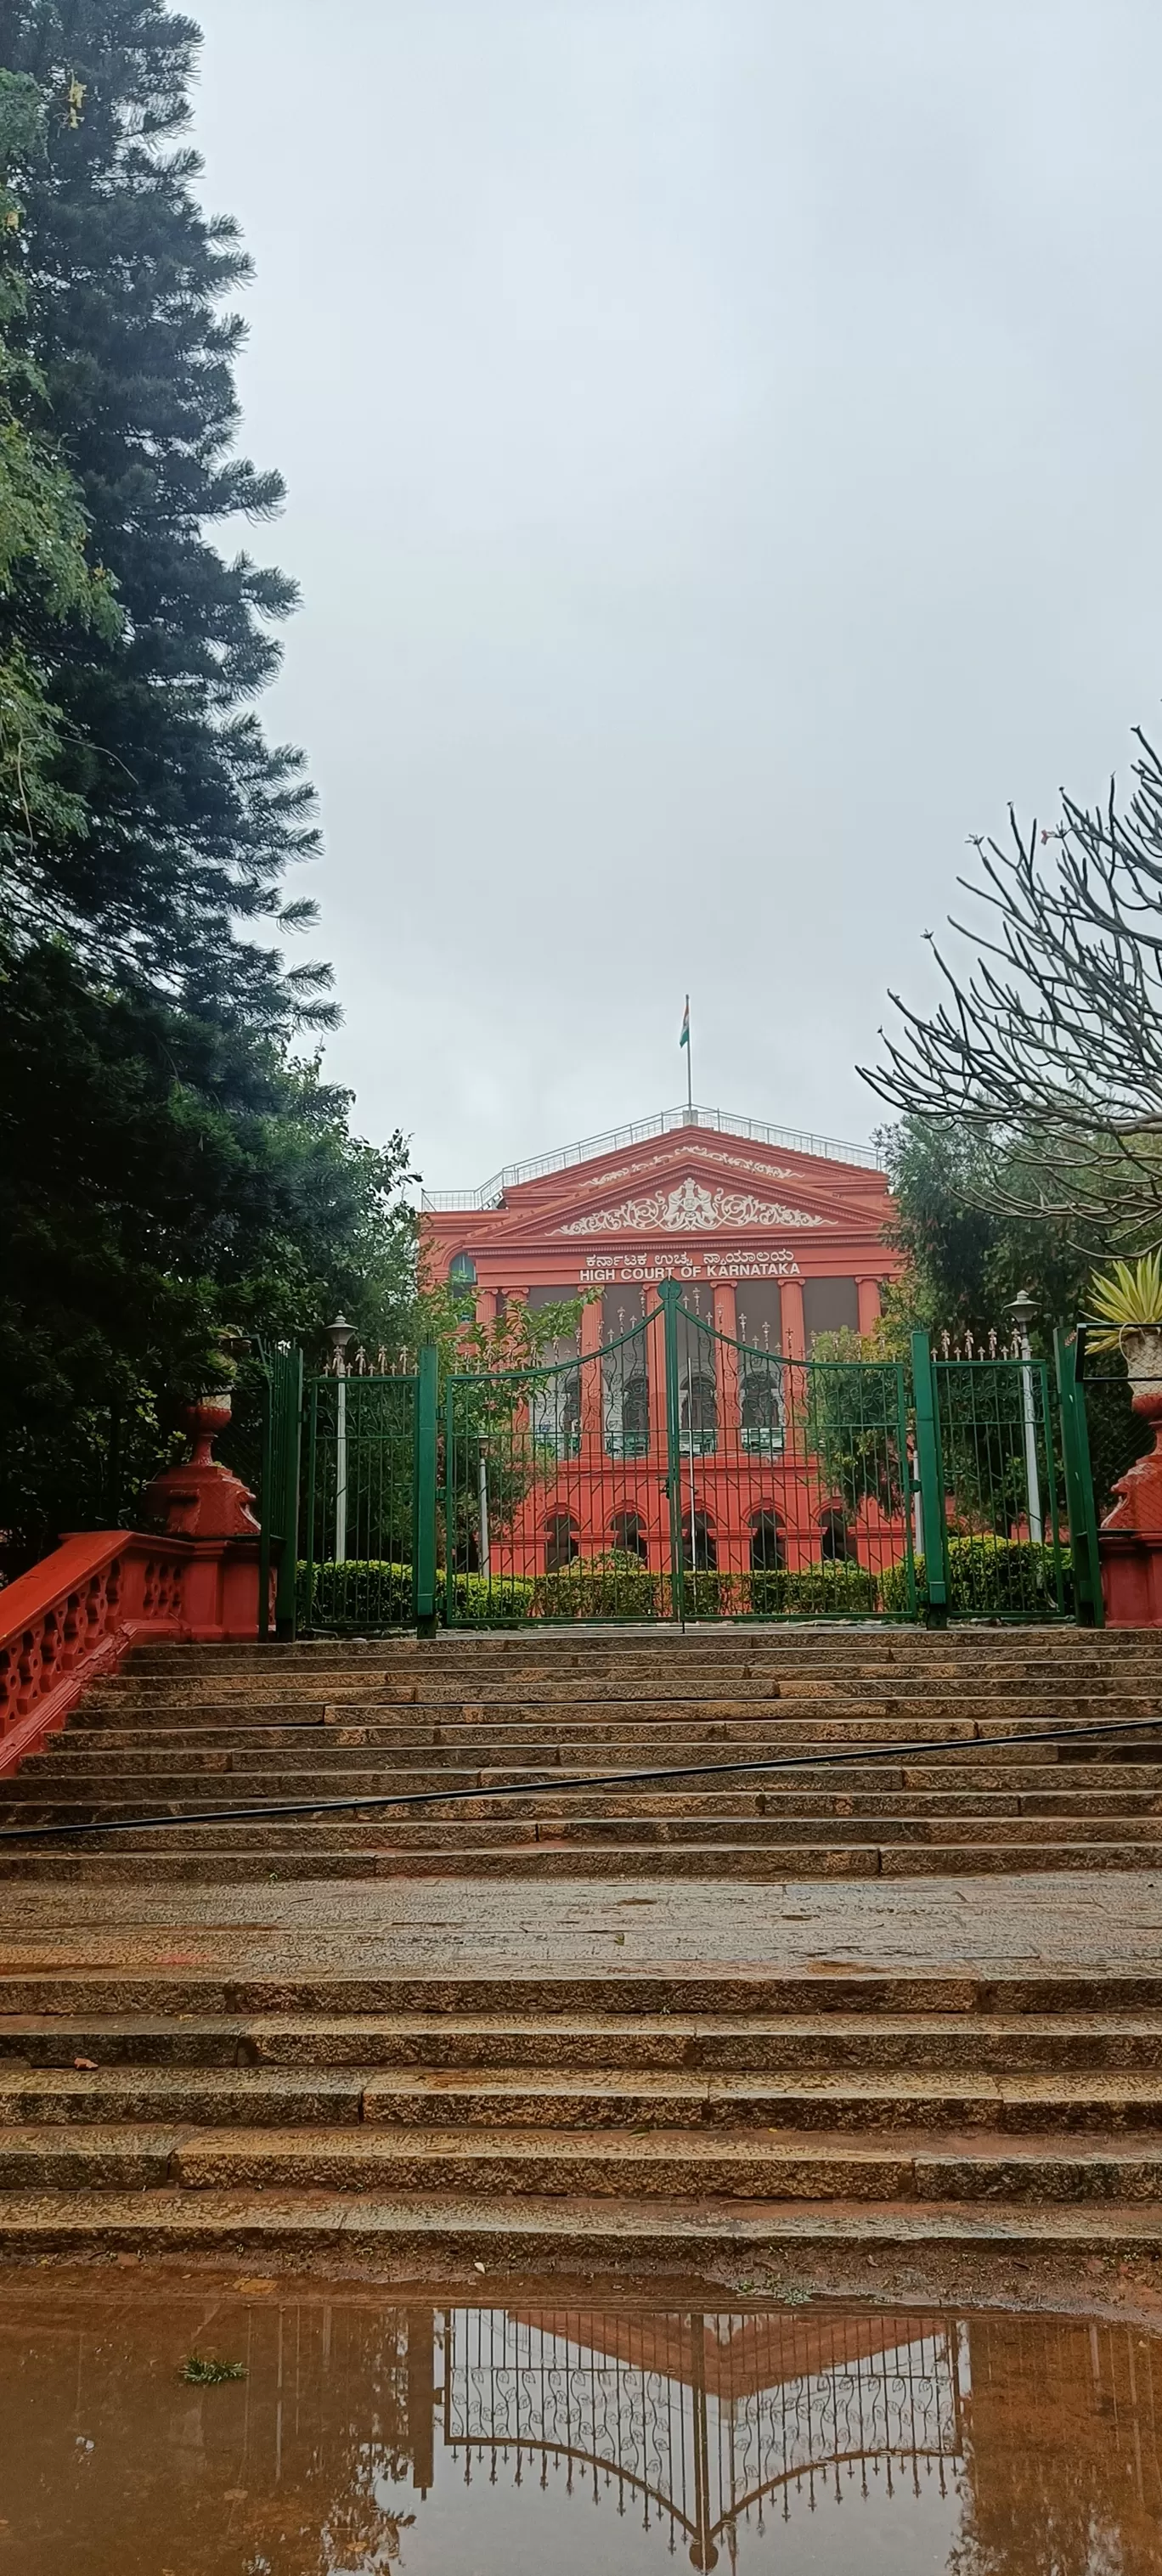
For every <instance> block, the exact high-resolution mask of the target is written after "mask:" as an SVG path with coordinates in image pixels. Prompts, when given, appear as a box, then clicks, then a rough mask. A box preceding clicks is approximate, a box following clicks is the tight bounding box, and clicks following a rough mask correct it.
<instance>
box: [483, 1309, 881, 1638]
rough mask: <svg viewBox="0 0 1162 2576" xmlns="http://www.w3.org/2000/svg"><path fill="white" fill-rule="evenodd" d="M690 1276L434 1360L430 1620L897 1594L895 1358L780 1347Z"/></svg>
mask: <svg viewBox="0 0 1162 2576" xmlns="http://www.w3.org/2000/svg"><path fill="white" fill-rule="evenodd" d="M699 1294H700V1292H698V1291H694V1292H692V1293H690V1292H685V1291H684V1290H683V1288H682V1286H681V1285H680V1284H679V1283H678V1282H677V1281H675V1280H665V1281H663V1282H662V1283H661V1285H660V1287H659V1290H658V1300H659V1302H658V1306H657V1307H656V1308H655V1309H654V1311H653V1312H652V1313H650V1314H648V1315H647V1316H646V1317H645V1318H644V1319H643V1320H642V1321H641V1322H640V1323H636V1324H634V1325H632V1326H631V1327H630V1329H629V1330H628V1331H625V1332H621V1333H618V1334H617V1335H615V1336H614V1337H612V1338H611V1339H610V1340H608V1341H606V1342H604V1343H599V1344H598V1345H597V1346H596V1347H594V1348H592V1349H589V1350H586V1349H584V1348H583V1349H582V1350H580V1351H579V1352H571V1353H570V1354H569V1356H568V1357H566V1358H564V1359H559V1360H555V1361H553V1362H551V1363H546V1364H545V1365H543V1366H537V1367H525V1368H521V1369H518V1370H511V1371H508V1372H504V1373H488V1374H469V1373H467V1372H466V1373H464V1374H461V1375H457V1376H454V1377H451V1378H449V1379H448V1380H447V1383H446V1387H445V1393H444V1405H443V1460H442V1482H441V1490H442V1502H443V1539H444V1544H443V1564H444V1578H443V1615H444V1617H445V1619H446V1621H447V1623H448V1625H449V1626H465V1625H466V1626H482V1625H483V1626H490V1625H510V1624H511V1625H516V1624H519V1623H521V1622H523V1621H525V1620H529V1619H550V1620H561V1619H597V1620H614V1621H631V1620H646V1621H648V1620H659V1619H662V1620H677V1621H685V1620H714V1619H731V1620H734V1619H763V1620H768V1619H779V1618H802V1617H804V1616H807V1617H839V1618H843V1617H847V1618H860V1619H866V1618H874V1617H891V1618H911V1617H914V1616H915V1615H916V1607H917V1601H916V1584H915V1573H914V1566H913V1547H912V1516H911V1490H910V1487H911V1478H910V1467H909V1445H908V1406H907V1391H906V1382H905V1372H904V1370H903V1368H902V1367H901V1366H899V1365H898V1364H897V1363H895V1362H893V1361H882V1362H881V1361H866V1360H851V1361H822V1360H819V1361H817V1360H789V1359H787V1358H785V1357H784V1356H783V1355H782V1354H781V1353H780V1352H778V1351H774V1350H769V1349H763V1348H761V1347H760V1346H759V1345H757V1344H753V1343H748V1342H746V1341H743V1340H739V1339H737V1338H735V1337H734V1336H732V1335H730V1334H728V1333H725V1332H723V1331H722V1330H721V1329H720V1328H719V1327H718V1325H717V1324H716V1323H715V1321H714V1318H713V1313H712V1310H711V1309H710V1307H709V1304H708V1306H707V1311H706V1312H703V1311H702V1309H701V1306H700V1304H699V1302H698V1299H699Z"/></svg>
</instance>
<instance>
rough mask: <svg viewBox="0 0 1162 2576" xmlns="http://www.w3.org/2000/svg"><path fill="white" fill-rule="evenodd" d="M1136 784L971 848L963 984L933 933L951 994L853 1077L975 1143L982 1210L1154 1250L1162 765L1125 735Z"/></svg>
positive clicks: (1161, 1170)
mask: <svg viewBox="0 0 1162 2576" xmlns="http://www.w3.org/2000/svg"><path fill="white" fill-rule="evenodd" d="M1135 740H1136V742H1137V744H1138V746H1139V751H1138V757H1137V759H1136V760H1135V763H1134V773H1133V774H1134V782H1135V784H1134V791H1133V794H1132V796H1131V799H1130V802H1129V805H1128V808H1127V809H1126V810H1125V811H1124V812H1119V810H1118V805H1117V800H1116V791H1115V788H1114V787H1113V785H1112V784H1111V788H1110V794H1109V801H1108V803H1107V804H1106V805H1105V806H1104V807H1095V808H1094V809H1093V811H1092V812H1087V811H1086V810H1085V809H1084V808H1083V807H1081V806H1079V805H1075V804H1074V803H1073V801H1072V799H1071V798H1069V797H1068V796H1063V798H1062V820H1061V823H1060V824H1059V825H1058V826H1057V827H1056V828H1055V829H1054V830H1053V831H1041V832H1039V831H1038V828H1037V825H1036V824H1034V825H1033V826H1032V828H1031V830H1030V831H1029V833H1028V835H1027V837H1025V838H1023V837H1022V833H1021V829H1020V826H1019V824H1018V822H1017V819H1016V816H1015V815H1013V814H1010V822H1011V827H1012V838H1011V844H1010V846H1009V847H1008V848H1007V849H1006V848H1002V847H1001V846H1000V844H999V843H997V842H996V841H992V840H988V841H986V840H983V839H982V840H978V839H974V841H973V844H972V846H973V848H974V849H975V850H976V852H977V856H978V859H979V861H980V871H981V873H980V876H979V878H973V877H962V878H961V879H960V880H959V882H960V883H961V885H962V886H964V888H965V890H966V892H968V893H969V894H972V895H974V896H977V897H979V898H980V899H981V900H982V901H983V902H984V903H985V904H986V905H987V906H988V907H989V914H990V916H991V919H986V921H985V923H984V925H983V927H982V929H981V930H979V931H974V930H971V929H970V928H969V927H968V926H967V925H966V924H965V923H963V922H960V921H958V920H955V919H953V920H952V921H951V922H950V925H949V926H950V928H951V929H952V930H953V931H955V932H957V933H958V934H959V935H960V936H961V937H963V938H966V939H970V940H972V941H973V943H974V945H975V948H976V951H977V954H976V957H975V959H974V960H973V962H972V964H971V967H970V969H969V971H968V973H967V975H966V976H965V975H963V974H961V973H959V972H958V971H957V969H956V967H955V966H954V965H953V964H951V963H950V962H949V959H948V957H947V956H946V955H945V954H944V952H943V950H942V949H941V948H940V947H939V946H938V945H937V943H936V941H935V940H933V939H932V935H931V933H928V934H927V935H928V937H929V939H930V940H932V947H933V951H934V954H935V957H936V961H937V964H938V966H939V968H940V971H941V974H942V975H943V978H944V983H945V988H946V989H945V992H944V996H943V999H942V1000H941V1001H940V1003H939V1005H938V1007H937V1009H936V1011H935V1012H934V1014H933V1015H932V1016H931V1017H930V1018H927V1019H926V1018H924V1017H923V1015H922V1014H921V1013H919V1012H917V1011H913V1010H910V1009H909V1008H908V1006H907V1004H906V1003H904V1002H903V1001H901V999H900V997H899V995H898V994H896V993H893V994H892V995H891V1000H892V1002H893V1003H894V1004H895V1007H896V1009H897V1010H898V1011H899V1013H900V1015H901V1017H902V1019H903V1022H904V1028H903V1031H902V1033H900V1034H899V1035H898V1036H896V1037H892V1036H888V1035H887V1034H886V1033H885V1032H884V1031H883V1030H882V1029H881V1031H880V1036H881V1037H882V1038H883V1040H884V1045H885V1050H886V1062H885V1063H884V1064H882V1065H880V1066H879V1067H877V1068H874V1069H872V1068H868V1067H866V1066H861V1067H860V1071H861V1073H862V1074H863V1078H864V1080H865V1081H866V1082H868V1083H870V1084H871V1087H872V1089H873V1091H876V1092H878V1094H879V1096H880V1098H881V1099H882V1100H886V1101H888V1102H890V1103H891V1105H892V1106H893V1107H894V1108H897V1109H902V1110H905V1111H906V1112H909V1113H911V1114H912V1115H914V1116H917V1117H920V1118H932V1119H955V1120H958V1121H960V1122H961V1123H962V1124H965V1125H968V1126H970V1127H972V1128H974V1129H976V1130H978V1131H979V1133H980V1135H981V1138H982V1141H985V1140H987V1145H988V1149H989V1150H988V1151H986V1153H985V1155H984V1158H983V1163H982V1175H983V1177H982V1179H981V1182H980V1204H982V1205H985V1206H989V1207H992V1208H994V1209H996V1210H997V1211H998V1212H1000V1213H1003V1214H1006V1215H1030V1214H1034V1213H1035V1214H1037V1215H1038V1216H1043V1217H1049V1218H1053V1219H1055V1220H1057V1221H1058V1222H1060V1223H1063V1224H1065V1225H1066V1226H1068V1227H1069V1228H1070V1229H1071V1230H1072V1231H1073V1232H1074V1233H1075V1234H1076V1235H1077V1237H1078V1238H1079V1240H1081V1241H1083V1242H1084V1243H1085V1244H1086V1245H1087V1246H1091V1247H1094V1248H1097V1249H1101V1250H1105V1249H1106V1248H1107V1247H1109V1246H1111V1245H1115V1244H1116V1245H1117V1246H1118V1247H1119V1248H1120V1249H1122V1250H1126V1251H1136V1250H1142V1249H1145V1248H1147V1247H1149V1246H1153V1245H1155V1244H1157V1243H1159V1242H1160V1241H1162V761H1160V759H1159V755H1158V753H1157V752H1156V751H1155V749H1154V747H1153V745H1152V744H1151V743H1150V742H1149V741H1148V740H1147V738H1146V736H1145V735H1144V734H1143V733H1142V732H1140V731H1138V730H1136V731H1135Z"/></svg>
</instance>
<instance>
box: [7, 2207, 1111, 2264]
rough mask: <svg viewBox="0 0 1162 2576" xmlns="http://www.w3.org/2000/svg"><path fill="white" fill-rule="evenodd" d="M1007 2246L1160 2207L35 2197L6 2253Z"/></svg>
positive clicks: (17, 2219) (578, 2255)
mask: <svg viewBox="0 0 1162 2576" xmlns="http://www.w3.org/2000/svg"><path fill="white" fill-rule="evenodd" d="M974 2244H975V2245H979V2246H981V2247H998V2246H999V2247H1002V2248H1004V2249H1005V2250H1006V2251H1007V2252H1008V2253H1010V2254H1013V2255H1026V2254H1027V2255H1033V2254H1039V2253H1040V2254H1050V2255H1052V2254H1059V2255H1060V2256H1062V2257H1063V2258H1064V2257H1066V2256H1074V2257H1076V2256H1077V2255H1078V2254H1079V2253H1081V2252H1084V2253H1086V2254H1094V2253H1101V2254H1104V2255H1108V2256H1116V2255H1119V2254H1121V2255H1131V2254H1140V2255H1149V2256H1156V2255H1157V2254H1158V2253H1159V2251H1162V2205H1160V2204H1159V2203H1158V2202H1149V2201H1105V2202H1103V2201H1097V2200H1095V2201H1087V2202H1085V2203H1083V2204H1081V2205H1080V2206H1073V2205H1071V2204H1069V2203H1063V2202H1056V2203H1053V2202H1051V2203H1048V2204H1047V2205H1041V2204H1038V2203H1036V2202H1033V2201H1029V2200H1023V2199H1012V2200H1010V2199H990V2200H988V2201H976V2202H973V2201H963V2200H952V2201H939V2200H936V2199H927V2198H926V2199H925V2200H924V2201H923V2202H916V2201H906V2200H895V2201H893V2200H876V2201H859V2200H810V2201H809V2200H786V2201H773V2200H764V2201H761V2202H758V2203H755V2202H750V2201H746V2200H741V2199H732V2200H729V2201H725V2200H717V2201H716V2200H712V2199H710V2198H709V2197H708V2196H707V2195H705V2194H703V2193H700V2194H699V2196H698V2197H697V2199H693V2200H683V2199H679V2198H672V2199H668V2200H666V2201H665V2202H659V2201H657V2200H635V2199H633V2198H631V2197H629V2196H626V2197H625V2198H621V2199H616V2200H615V2199H611V2198H608V2197H603V2198H600V2199H594V2198H586V2197H584V2196H582V2195H573V2194H568V2193H560V2194H554V2195H553V2196H552V2198H551V2199H550V2198H524V2199H522V2198H518V2197H517V2196H515V2195H513V2194H505V2195H504V2196H503V2197H498V2196H497V2195H495V2194H492V2193H489V2194H487V2195H481V2196H476V2195H473V2194H471V2193H468V2192H458V2193H457V2194H456V2195H455V2197H454V2198H453V2197H452V2196H451V2195H450V2194H448V2193H446V2192H439V2193H433V2194H428V2195H425V2194H424V2193H421V2192H412V2193H398V2194H395V2195H394V2196H392V2197H391V2198H388V2197H386V2196H385V2195H383V2194H381V2193H372V2192H360V2193H359V2194H358V2195H357V2196H351V2195H349V2194H346V2193H343V2192H281V2191H280V2192H274V2191H262V2192H253V2191H183V2190H177V2189H172V2190H166V2189H149V2188H146V2189H143V2190H136V2191H130V2192H115V2191H97V2192H72V2191H47V2192H42V2191H26V2192H12V2193H8V2194H4V2195H0V2252H2V2253H4V2254H6V2255H8V2256H10V2257H24V2258H32V2259H40V2260H44V2259H47V2258H48V2257H49V2256H51V2255H59V2256H64V2257H70V2256H72V2257H76V2256H83V2255H102V2256H107V2255H109V2254H113V2253H118V2252H120V2253H125V2254H138V2255H165V2254H168V2255H178V2254H194V2255H198V2254H201V2255H207V2254H213V2255H217V2256H222V2255H224V2254H235V2255H247V2254H249V2255H253V2256H255V2257H256V2258H258V2259H259V2261H260V2262H261V2263H262V2264H263V2265H264V2266H269V2265H272V2264H277V2263H278V2262H280V2261H281V2260H284V2259H288V2258H289V2259H296V2260H298V2261H302V2262H309V2261H310V2259H311V2258H312V2257H318V2258H320V2259H322V2258H324V2257H328V2258H330V2257H334V2256H335V2255H336V2254H340V2255H342V2257H343V2258H344V2261H351V2262H364V2263H367V2264H368V2265H369V2266H371V2267H372V2268H373V2269H374V2271H375V2272H376V2273H377V2274H378V2275H379V2277H380V2278H383V2277H384V2276H385V2275H386V2276H387V2277H388V2278H390V2277H392V2275H393V2274H394V2275H396V2276H397V2277H398V2272H399V2269H400V2267H411V2266H413V2265H418V2266H423V2267H425V2268H426V2269H427V2270H429V2271H430V2270H432V2269H435V2268H436V2267H444V2268H446V2269H447V2270H448V2271H450V2272H452V2273H455V2272H457V2271H459V2270H461V2269H464V2268H466V2267H469V2266H471V2264H473V2263H475V2264H476V2266H477V2268H478V2269H479V2270H481V2271H484V2270H487V2271H490V2272H493V2273H495V2274H496V2275H497V2276H498V2277H500V2278H502V2279H503V2278H505V2277H508V2278H512V2277H513V2276H514V2275H515V2276H516V2277H517V2278H520V2277H522V2276H523V2277H524V2278H527V2277H528V2276H529V2274H530V2273H531V2274H533V2275H536V2276H538V2277H539V2276H540V2275H542V2274H543V2273H544V2272H545V2271H546V2269H547V2270H550V2271H551V2270H552V2269H553V2268H554V2267H555V2266H556V2265H557V2264H558V2263H559V2262H560V2261H561V2260H562V2259H565V2260H570V2259H571V2261H572V2264H573V2267H574V2269H576V2268H577V2267H578V2265H580V2264H587V2265H588V2267H589V2268H590V2270H591V2272H596V2271H598V2270H599V2269H605V2268H608V2269H609V2270H610V2271H623V2270H626V2269H630V2268H632V2270H633V2271H635V2272H636V2273H638V2274H639V2275H640V2274H641V2272H642V2271H643V2270H645V2269H646V2267H649V2266H653V2265H659V2266H663V2267H665V2268H667V2269H670V2270H672V2268H673V2266H674V2265H675V2264H681V2265H683V2266H685V2267H688V2268H689V2270H690V2271H698V2272H703V2273H704V2272H705V2270H706V2268H707V2267H709V2266H712V2265H715V2264H731V2265H737V2263H738V2261H739V2258H740V2257H742V2258H744V2259H746V2260H747V2261H749V2262H761V2261H764V2260H765V2261H768V2262H769V2261H775V2262H777V2260H778V2258H779V2256H780V2255H781V2254H783V2253H786V2252H788V2251H790V2250H791V2249H795V2248H798V2249H802V2250H804V2251H806V2252H810V2251H812V2250H819V2251H822V2250H839V2251H844V2252H850V2251H851V2250H852V2249H858V2250H863V2249H865V2248H866V2249H867V2251H868V2252H869V2253H870V2252H872V2251H878V2250H880V2249H882V2248H885V2247H891V2248H897V2249H900V2250H901V2251H906V2252H908V2253H911V2254H913V2255H914V2256H915V2257H916V2258H917V2260H918V2261H922V2259H923V2256H924V2254H925V2253H926V2252H927V2251H928V2249H930V2248H932V2247H938V2246H939V2247H943V2246H960V2247H964V2246H972V2245H974Z"/></svg>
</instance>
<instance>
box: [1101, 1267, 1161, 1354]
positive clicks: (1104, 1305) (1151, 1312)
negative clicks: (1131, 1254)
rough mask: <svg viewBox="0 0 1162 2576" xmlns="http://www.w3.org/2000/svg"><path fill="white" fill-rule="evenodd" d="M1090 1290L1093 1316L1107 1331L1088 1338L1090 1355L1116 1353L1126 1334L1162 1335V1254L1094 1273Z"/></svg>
mask: <svg viewBox="0 0 1162 2576" xmlns="http://www.w3.org/2000/svg"><path fill="white" fill-rule="evenodd" d="M1090 1287H1091V1298H1092V1304H1093V1311H1094V1314H1095V1315H1096V1316H1097V1317H1098V1318H1099V1319H1100V1321H1101V1323H1102V1324H1103V1325H1106V1326H1108V1328H1109V1329H1108V1330H1107V1331H1104V1332H1101V1333H1093V1334H1091V1335H1090V1338H1089V1347H1090V1349H1091V1351H1119V1350H1120V1349H1121V1347H1122V1336H1123V1334H1124V1333H1126V1332H1143V1331H1146V1332H1149V1331H1150V1330H1153V1331H1155V1332H1162V1253H1158V1252H1144V1253H1142V1254H1141V1255H1140V1256H1139V1258H1138V1260H1137V1261H1115V1262H1114V1265H1113V1268H1112V1269H1111V1270H1097V1271H1095V1272H1094V1274H1093V1278H1092V1280H1091V1283H1090Z"/></svg>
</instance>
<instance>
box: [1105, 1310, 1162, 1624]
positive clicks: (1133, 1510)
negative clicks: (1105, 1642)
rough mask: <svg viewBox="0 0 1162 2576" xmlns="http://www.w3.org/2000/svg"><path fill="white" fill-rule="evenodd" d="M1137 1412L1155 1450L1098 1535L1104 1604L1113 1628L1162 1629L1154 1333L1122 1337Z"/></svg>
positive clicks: (1159, 1387)
mask: <svg viewBox="0 0 1162 2576" xmlns="http://www.w3.org/2000/svg"><path fill="white" fill-rule="evenodd" d="M1122 1342H1123V1348H1124V1350H1125V1356H1126V1364H1127V1367H1128V1369H1129V1373H1130V1383H1131V1385H1132V1387H1133V1390H1134V1392H1133V1395H1132V1397H1131V1403H1132V1405H1133V1409H1134V1412H1135V1413H1136V1414H1138V1415H1139V1417H1140V1419H1141V1420H1142V1421H1143V1422H1148V1423H1149V1424H1150V1426H1151V1429H1152V1430H1153V1433H1154V1446H1153V1448H1152V1449H1150V1450H1147V1453H1146V1456H1145V1457H1144V1458H1138V1459H1136V1460H1135V1462H1134V1465H1133V1466H1132V1467H1130V1468H1128V1469H1127V1471H1126V1474H1125V1475H1124V1476H1120V1477H1119V1479H1118V1482H1117V1484H1116V1485H1115V1486H1114V1492H1115V1494H1116V1495H1117V1497H1118V1500H1117V1502H1116V1503H1115V1504H1114V1508H1113V1510H1112V1512H1107V1514H1106V1517H1105V1519H1104V1521H1103V1522H1102V1525H1101V1528H1100V1530H1099V1532H1098V1555H1099V1557H1100V1560H1101V1588H1102V1599H1103V1601H1104V1603H1105V1614H1106V1625H1107V1627H1110V1628H1162V1376H1160V1375H1159V1368H1160V1366H1162V1335H1160V1334H1158V1333H1157V1332H1156V1331H1155V1330H1154V1329H1153V1328H1152V1327H1151V1328H1142V1329H1141V1330H1134V1331H1127V1332H1125V1333H1124V1334H1123V1336H1122Z"/></svg>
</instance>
